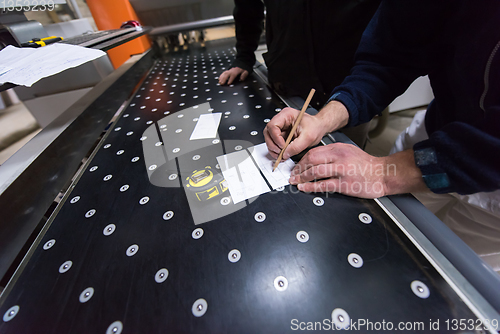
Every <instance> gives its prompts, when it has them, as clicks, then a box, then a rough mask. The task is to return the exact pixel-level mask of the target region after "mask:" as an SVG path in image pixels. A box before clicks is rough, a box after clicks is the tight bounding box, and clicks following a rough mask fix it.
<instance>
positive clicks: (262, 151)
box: [249, 143, 295, 190]
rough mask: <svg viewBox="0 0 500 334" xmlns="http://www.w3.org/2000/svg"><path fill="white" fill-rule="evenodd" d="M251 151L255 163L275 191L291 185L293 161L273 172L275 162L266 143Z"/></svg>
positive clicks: (280, 165) (287, 161) (281, 164)
mask: <svg viewBox="0 0 500 334" xmlns="http://www.w3.org/2000/svg"><path fill="white" fill-rule="evenodd" d="M249 151H250V152H251V153H252V156H253V158H254V159H255V162H257V165H259V168H260V170H261V171H262V173H263V174H264V176H265V177H266V179H267V182H269V184H270V185H271V187H272V188H273V190H274V189H276V188H279V187H284V186H287V185H289V184H290V182H288V180H289V179H290V175H291V173H292V169H293V167H294V166H295V163H294V162H293V160H292V159H288V160H286V161H282V162H281V163H280V164H279V165H278V167H277V168H276V170H275V171H274V172H273V166H274V162H275V161H274V159H273V158H272V157H271V155H270V154H269V150H268V149H267V145H266V143H262V144H260V145H255V146H254V147H252V148H249Z"/></svg>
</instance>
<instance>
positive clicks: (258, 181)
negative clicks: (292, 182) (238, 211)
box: [217, 143, 295, 204]
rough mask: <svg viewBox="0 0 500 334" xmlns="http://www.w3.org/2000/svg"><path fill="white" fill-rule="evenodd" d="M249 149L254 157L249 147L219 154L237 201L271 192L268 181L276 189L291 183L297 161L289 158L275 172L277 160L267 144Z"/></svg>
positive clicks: (221, 164) (223, 172) (232, 195)
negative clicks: (290, 179) (272, 155)
mask: <svg viewBox="0 0 500 334" xmlns="http://www.w3.org/2000/svg"><path fill="white" fill-rule="evenodd" d="M248 151H249V152H251V156H250V155H249V154H248V152H247V151H246V150H245V151H237V152H233V153H229V154H226V155H221V156H219V157H217V162H218V163H219V166H220V168H221V170H222V175H224V178H225V179H226V181H227V184H228V188H229V193H230V194H231V197H232V199H233V202H234V203H235V204H236V203H239V202H241V201H244V200H246V199H249V198H252V197H254V196H258V195H262V194H264V193H267V192H269V191H271V189H270V188H269V186H268V184H267V183H266V180H267V182H268V183H269V185H271V187H272V189H276V188H279V187H284V186H286V185H288V184H289V182H288V179H289V178H290V174H291V171H292V169H293V167H294V166H295V163H294V162H293V160H291V159H288V160H286V161H285V162H282V163H280V164H279V166H278V168H276V170H275V171H274V172H273V165H274V159H273V158H272V157H271V156H270V155H269V152H268V150H267V146H266V144H265V143H262V144H260V145H256V146H253V147H250V148H249V149H248ZM261 172H262V174H261ZM262 175H264V177H265V178H264V177H262Z"/></svg>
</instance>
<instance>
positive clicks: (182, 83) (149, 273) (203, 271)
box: [0, 43, 498, 334]
mask: <svg viewBox="0 0 500 334" xmlns="http://www.w3.org/2000/svg"><path fill="white" fill-rule="evenodd" d="M231 44H232V43H225V44H224V43H222V44H217V43H212V44H211V43H207V48H203V49H190V50H187V51H181V52H179V53H174V54H167V55H166V56H163V58H162V59H159V60H157V61H156V62H155V64H154V66H153V68H152V69H151V71H150V73H149V74H148V75H147V77H146V78H145V79H144V81H143V82H142V83H141V84H140V85H138V86H137V87H138V88H137V90H136V92H135V93H134V95H133V97H132V98H131V99H130V100H129V104H128V105H127V107H126V108H125V109H124V110H123V111H122V112H121V114H120V115H119V117H118V118H117V119H116V121H115V122H114V123H113V124H112V126H111V127H110V128H109V130H108V131H107V132H106V135H105V136H104V137H103V139H102V140H101V141H100V142H99V144H98V146H97V148H96V149H95V151H94V153H93V154H92V155H91V157H90V159H89V160H88V162H87V163H86V165H85V167H84V169H83V171H82V172H81V174H80V175H79V176H78V177H77V179H76V180H75V182H74V183H73V184H72V185H71V187H70V190H68V192H67V193H66V194H65V196H64V198H63V200H62V202H61V203H60V205H59V206H58V208H57V209H56V211H55V213H54V214H53V215H52V216H51V218H50V220H49V222H48V223H47V225H46V227H45V228H44V230H43V231H42V233H41V234H40V235H39V237H38V239H37V240H36V242H35V244H34V245H33V247H32V249H31V250H30V252H29V253H28V256H27V257H26V258H25V259H24V261H23V262H22V264H21V266H20V268H19V269H18V271H17V272H16V274H15V275H14V277H13V279H12V280H11V281H10V283H9V285H8V286H7V287H6V289H5V291H4V293H3V294H2V296H1V300H0V316H1V317H3V320H0V333H5V334H7V333H285V332H291V331H292V330H293V329H303V328H309V329H311V328H313V329H314V330H316V331H319V330H320V329H323V330H325V329H331V328H332V327H333V326H338V327H339V328H345V327H348V326H349V325H352V328H353V329H358V330H361V331H363V332H374V331H377V330H378V331H379V332H380V331H382V332H386V331H388V330H390V329H391V328H393V329H398V326H401V324H402V326H403V327H400V329H407V330H408V331H410V332H417V331H419V330H420V332H430V331H431V330H432V329H437V327H436V324H437V322H439V324H438V325H439V327H438V328H439V332H441V333H444V332H451V333H475V332H476V328H478V329H479V328H481V326H477V325H478V324H480V321H479V320H478V318H483V317H484V318H490V317H491V316H492V315H493V316H497V315H498V314H497V313H496V311H495V310H494V308H493V307H491V306H490V305H489V304H488V303H487V302H485V300H484V299H482V296H481V295H480V294H478V293H477V292H475V290H474V288H473V287H472V286H470V285H468V283H467V281H466V280H464V279H463V278H461V276H460V277H459V278H458V279H457V278H456V277H455V278H453V277H450V275H451V274H450V272H451V273H455V271H456V270H455V269H454V268H453V266H451V265H450V264H449V263H447V262H446V261H445V262H444V263H445V264H446V265H444V266H443V265H442V263H443V262H441V263H437V261H435V259H436V258H439V256H437V257H436V256H429V251H428V249H426V248H425V247H423V246H422V245H419V244H418V242H415V238H414V237H413V236H412V235H411V233H410V234H409V232H408V230H407V229H405V228H404V226H403V225H402V224H401V221H399V220H398V218H397V217H395V216H394V215H392V214H391V213H390V212H389V211H388V210H387V208H386V207H385V206H384V205H383V201H380V200H376V201H374V200H362V199H355V198H351V197H347V196H343V195H338V194H327V195H325V194H306V193H301V192H299V191H298V190H297V188H296V187H292V186H287V187H285V188H284V189H280V190H275V191H272V192H269V193H266V194H264V195H261V196H259V197H257V198H252V199H250V200H247V201H245V202H241V203H238V204H233V203H232V201H231V198H230V195H229V191H227V190H226V189H225V188H224V184H221V182H220V181H222V180H223V177H222V175H221V171H220V169H219V166H218V165H217V160H216V157H217V156H219V155H223V154H227V153H231V152H235V151H237V150H244V149H246V148H249V147H251V146H253V145H257V144H260V143H262V142H263V141H264V139H263V135H262V131H263V129H264V127H265V125H266V122H268V120H269V119H270V118H272V117H273V116H274V115H275V114H276V112H278V111H280V110H281V108H284V107H285V103H284V102H283V101H282V100H281V99H280V97H278V96H277V95H275V94H274V93H273V92H272V91H270V89H269V88H268V86H266V84H265V81H264V80H263V78H261V77H259V76H258V75H256V74H253V75H251V76H250V78H249V79H247V80H246V81H245V82H237V83H235V84H234V85H231V86H219V85H218V84H217V82H218V80H217V78H218V76H219V74H220V73H221V72H222V71H223V70H225V69H227V68H228V67H229V66H230V64H231V62H232V60H233V58H234V55H235V51H234V50H233V48H232V45H231ZM211 112H213V113H215V112H220V113H222V118H221V122H220V126H219V130H218V134H217V137H216V138H215V139H200V140H196V141H191V140H189V138H190V135H191V133H192V131H193V128H194V126H195V124H196V122H197V120H198V119H199V116H200V115H202V114H207V113H211ZM328 140H330V141H332V140H334V137H330V139H328V138H325V143H328ZM202 171H203V172H202ZM196 173H205V174H204V175H205V176H206V175H208V174H210V177H211V180H215V181H214V186H213V187H205V188H204V189H205V190H210V191H208V192H207V191H205V190H204V194H201V193H202V192H203V191H199V192H198V193H197V192H196V190H193V187H192V184H191V187H188V185H189V182H190V180H192V179H191V177H192V176H193V175H195V174H196ZM214 187H215V190H214ZM209 188H210V189H209ZM214 191H216V193H214ZM428 246H429V247H432V244H430V243H429V245H428ZM443 267H445V268H443ZM450 268H451V269H450ZM454 270H455V271H454ZM457 282H459V283H457ZM460 282H461V283H460ZM470 291H473V293H470ZM471 295H473V296H475V297H474V298H477V299H476V300H471ZM478 305H479V306H478ZM453 319H459V320H460V319H466V320H467V321H468V324H469V325H468V326H469V327H467V328H466V329H467V330H461V329H460V328H459V327H458V326H457V325H456V324H455V326H454V322H453ZM488 320H493V319H488ZM351 322H352V324H351ZM370 322H371V327H369V326H370V325H369V323H370ZM471 322H472V323H473V324H474V326H472V327H471V326H470V323H471ZM310 326H313V327H310ZM360 326H364V327H360ZM381 326H384V327H383V328H382V327H381ZM432 326H434V327H432ZM462 329H463V328H462ZM492 332H494V331H492Z"/></svg>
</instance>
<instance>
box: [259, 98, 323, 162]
mask: <svg viewBox="0 0 500 334" xmlns="http://www.w3.org/2000/svg"><path fill="white" fill-rule="evenodd" d="M313 91H314V90H312V91H311V93H309V95H310V96H311V98H312V94H314V92H313ZM308 105H309V102H308V101H306V103H305V104H304V107H303V108H302V109H303V110H304V113H302V115H303V117H302V119H301V120H300V121H299V122H297V120H298V119H299V114H300V111H299V110H296V109H293V108H284V109H283V110H282V111H280V112H279V113H278V114H277V115H276V116H274V117H273V119H272V120H271V121H270V122H269V123H268V124H267V126H266V128H265V129H264V138H265V140H266V144H267V148H268V150H269V153H270V155H271V156H272V157H273V158H275V159H277V158H278V155H279V154H280V153H281V152H282V151H283V154H282V160H287V159H288V158H290V157H291V156H294V155H296V154H299V153H300V152H302V151H303V150H305V149H307V148H308V147H310V146H314V145H316V144H318V143H319V142H320V141H321V138H323V136H324V134H325V133H326V132H327V130H328V128H327V127H326V126H327V125H328V126H329V124H326V122H325V121H324V120H323V119H321V118H318V117H315V116H311V115H309V114H307V113H305V110H306V109H307V106H308ZM294 125H296V127H295V130H294V131H292V129H293V127H294ZM289 137H290V141H289V144H288V145H286V140H287V139H289Z"/></svg>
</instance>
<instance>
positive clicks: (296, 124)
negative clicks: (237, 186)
mask: <svg viewBox="0 0 500 334" xmlns="http://www.w3.org/2000/svg"><path fill="white" fill-rule="evenodd" d="M315 92H316V90H315V89H314V88H312V89H311V91H310V92H309V96H308V97H307V99H306V102H305V103H304V106H303V107H302V110H301V111H300V113H299V116H298V117H297V119H296V120H295V123H294V124H293V127H292V130H291V131H290V134H289V135H288V138H287V139H286V142H285V146H283V149H282V150H281V152H280V154H279V155H278V159H276V162H275V163H274V167H273V172H274V171H275V170H276V167H278V165H279V164H280V162H281V159H283V153H285V150H286V148H287V147H288V144H290V142H291V141H292V138H293V135H294V134H295V131H296V130H297V128H298V126H299V124H300V121H301V120H302V116H304V113H305V112H306V109H307V106H308V105H309V103H310V102H311V99H312V98H313V96H314V93H315Z"/></svg>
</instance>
